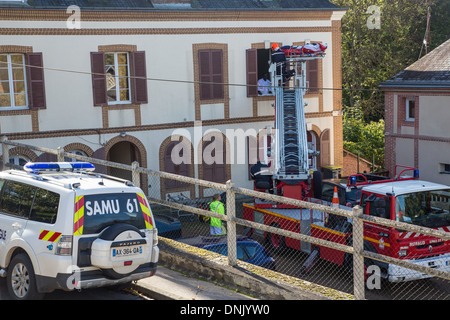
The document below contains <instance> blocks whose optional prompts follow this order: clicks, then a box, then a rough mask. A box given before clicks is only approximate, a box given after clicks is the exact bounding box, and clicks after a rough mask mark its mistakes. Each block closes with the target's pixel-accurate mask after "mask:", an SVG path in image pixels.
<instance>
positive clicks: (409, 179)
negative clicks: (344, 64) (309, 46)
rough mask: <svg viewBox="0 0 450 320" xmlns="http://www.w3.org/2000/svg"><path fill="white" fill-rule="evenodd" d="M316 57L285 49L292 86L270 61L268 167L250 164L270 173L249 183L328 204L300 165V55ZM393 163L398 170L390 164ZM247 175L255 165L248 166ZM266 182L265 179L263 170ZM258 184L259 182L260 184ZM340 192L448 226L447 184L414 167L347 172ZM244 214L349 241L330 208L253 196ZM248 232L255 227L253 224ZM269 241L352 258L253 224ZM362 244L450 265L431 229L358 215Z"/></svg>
mask: <svg viewBox="0 0 450 320" xmlns="http://www.w3.org/2000/svg"><path fill="white" fill-rule="evenodd" d="M321 57H323V55H321V56H316V57H288V58H287V62H289V63H290V64H291V66H292V65H296V64H301V66H300V67H296V70H303V72H300V73H297V74H296V75H295V80H294V83H295V84H296V86H294V89H289V88H288V87H287V86H286V85H279V84H281V83H282V82H283V81H282V79H281V77H280V75H278V74H276V71H275V68H271V79H273V80H274V81H273V83H274V84H275V85H277V84H278V86H275V87H274V88H273V90H272V92H275V96H276V105H275V133H276V135H277V136H276V137H273V138H272V139H271V140H272V141H273V142H272V146H271V153H272V154H271V159H272V161H273V162H272V163H271V166H270V167H269V168H265V169H264V168H263V170H261V168H258V171H259V172H257V173H261V172H262V171H264V170H266V171H267V172H269V173H270V178H271V181H272V183H271V185H270V186H267V185H266V186H265V187H263V188H261V187H259V186H258V177H255V179H256V180H255V189H256V190H259V191H263V192H266V191H267V190H269V191H270V192H273V193H274V194H277V195H282V196H285V197H289V198H294V199H299V200H304V201H311V202H315V203H319V204H325V205H330V203H329V202H327V201H325V200H324V199H323V197H322V192H321V187H322V179H321V175H320V173H319V172H317V171H312V170H311V168H309V167H308V157H309V155H310V154H311V151H308V148H307V141H306V138H305V134H306V124H305V117H304V110H303V106H304V103H303V95H304V93H305V90H304V88H306V86H305V74H304V70H305V69H304V67H305V65H304V64H305V61H306V60H305V59H313V58H321ZM397 170H398V171H399V172H397ZM252 174H253V175H254V176H255V175H256V173H255V172H252ZM408 175H409V176H408ZM265 178H266V182H267V177H265ZM263 185H264V184H263ZM340 187H341V188H342V189H344V190H345V191H344V192H345V193H346V194H353V195H354V194H355V193H356V194H357V197H356V198H357V199H358V203H359V204H360V205H361V206H362V207H363V210H364V214H367V215H372V216H377V217H382V218H386V219H391V220H394V221H401V222H406V223H410V224H413V225H420V226H424V227H429V228H435V229H440V230H443V231H447V232H450V187H449V186H445V185H440V184H435V183H431V182H427V181H421V180H418V170H417V169H415V168H411V167H404V166H397V167H396V169H395V177H394V178H393V179H380V180H378V179H372V178H368V176H367V175H363V174H358V175H353V176H350V177H348V180H347V183H346V184H343V185H341V186H340ZM339 206H340V208H342V209H346V210H351V205H350V204H348V203H346V202H345V201H341V203H340V205H339ZM243 216H244V219H246V220H249V221H255V222H259V223H263V224H265V225H267V226H272V227H278V228H282V229H284V230H288V231H292V232H298V233H301V234H305V235H310V236H312V237H316V238H319V239H324V240H328V241H332V242H336V243H339V244H344V245H351V243H352V221H351V219H349V218H345V217H342V216H337V215H328V214H326V213H323V212H320V211H315V210H310V209H305V208H298V207H293V206H290V205H285V204H280V203H272V202H268V201H262V200H260V199H255V201H254V203H251V204H244V210H243ZM254 232H255V233H257V232H258V230H254ZM261 235H263V236H264V238H265V239H266V240H267V241H268V242H269V243H270V245H271V247H272V248H273V249H275V250H276V249H278V250H279V249H282V248H284V247H290V248H293V249H297V250H300V251H302V252H305V253H309V254H310V255H311V256H313V257H315V256H318V257H320V258H321V259H323V260H327V261H330V262H332V263H335V264H338V265H344V266H348V267H351V266H352V256H351V255H349V254H346V253H344V252H341V251H338V250H335V249H330V248H327V247H324V246H312V245H311V244H310V243H308V242H303V241H300V240H296V239H292V238H288V237H282V236H279V235H276V234H270V233H267V232H264V233H263V232H261ZM364 249H365V250H367V251H371V252H376V253H379V254H383V255H386V256H390V257H393V258H398V259H404V260H408V261H409V262H413V263H416V264H420V265H422V266H426V267H432V268H437V269H439V270H443V271H450V241H444V240H442V239H438V238H435V237H431V236H427V235H423V234H417V233H412V232H407V231H404V230H397V229H395V228H389V227H385V226H381V225H377V224H374V223H369V222H364ZM365 263H366V265H372V264H374V265H378V266H379V267H380V270H381V272H382V276H384V277H385V278H387V279H388V280H389V281H391V282H401V281H408V280H415V279H422V278H427V277H430V276H429V275H427V274H422V273H419V272H416V271H413V270H409V269H405V268H402V267H399V266H396V265H392V264H387V263H382V262H379V261H375V260H373V261H371V260H368V259H366V260H365Z"/></svg>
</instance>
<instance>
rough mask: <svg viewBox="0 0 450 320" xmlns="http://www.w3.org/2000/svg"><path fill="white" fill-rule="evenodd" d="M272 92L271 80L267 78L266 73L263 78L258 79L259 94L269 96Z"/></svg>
mask: <svg viewBox="0 0 450 320" xmlns="http://www.w3.org/2000/svg"><path fill="white" fill-rule="evenodd" d="M270 94H272V91H271V90H270V80H269V79H267V73H264V74H263V76H262V78H261V79H259V80H258V95H260V96H267V95H270Z"/></svg>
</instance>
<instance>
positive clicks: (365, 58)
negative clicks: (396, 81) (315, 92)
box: [333, 0, 449, 122]
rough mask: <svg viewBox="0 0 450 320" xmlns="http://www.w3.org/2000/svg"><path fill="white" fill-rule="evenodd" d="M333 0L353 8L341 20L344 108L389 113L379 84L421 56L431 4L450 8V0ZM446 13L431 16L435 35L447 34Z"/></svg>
mask: <svg viewBox="0 0 450 320" xmlns="http://www.w3.org/2000/svg"><path fill="white" fill-rule="evenodd" d="M333 2H334V3H335V4H336V5H339V6H341V7H343V8H348V11H347V13H346V14H345V16H344V17H343V19H342V70H343V87H344V93H343V102H344V108H343V109H344V112H345V108H346V107H351V108H353V107H358V108H360V109H361V110H362V111H363V115H364V120H365V121H367V122H368V121H378V120H379V119H382V118H383V117H384V95H383V93H382V92H381V90H379V89H378V86H379V84H380V83H381V82H383V81H386V80H388V79H390V78H391V77H393V76H394V75H395V74H397V73H398V72H400V71H401V70H403V69H405V68H406V67H407V66H408V65H410V64H412V63H413V62H414V61H416V60H417V59H418V57H419V54H420V50H421V47H422V42H423V36H424V34H425V28H426V18H427V11H428V7H431V11H432V12H433V11H434V10H445V8H447V9H448V0H425V1H424V0H334V1H333ZM378 13H379V14H380V16H379V18H378V21H379V24H376V23H374V20H375V22H377V21H376V19H377V14H378ZM447 15H448V11H447V12H446V13H442V12H439V13H437V14H436V16H437V18H438V19H435V20H433V18H432V26H433V28H432V30H434V31H435V32H436V33H437V34H433V35H432V38H436V39H442V38H443V37H447V38H448V36H449V32H448V31H449V27H448V23H447V19H448V16H447ZM445 17H446V19H445ZM439 44H440V43H439ZM432 47H434V46H432Z"/></svg>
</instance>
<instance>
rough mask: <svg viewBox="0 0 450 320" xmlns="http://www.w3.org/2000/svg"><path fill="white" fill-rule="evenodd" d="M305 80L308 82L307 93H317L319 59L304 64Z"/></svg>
mask: <svg viewBox="0 0 450 320" xmlns="http://www.w3.org/2000/svg"><path fill="white" fill-rule="evenodd" d="M306 78H307V80H308V81H309V88H310V89H309V90H308V93H310V94H311V93H318V92H319V89H318V88H319V59H314V60H309V61H308V62H306Z"/></svg>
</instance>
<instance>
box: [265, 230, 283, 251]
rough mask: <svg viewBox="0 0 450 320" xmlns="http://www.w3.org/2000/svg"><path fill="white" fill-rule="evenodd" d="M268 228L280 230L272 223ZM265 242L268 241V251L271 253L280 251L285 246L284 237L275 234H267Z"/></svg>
mask: <svg viewBox="0 0 450 320" xmlns="http://www.w3.org/2000/svg"><path fill="white" fill-rule="evenodd" d="M270 226H271V227H274V228H280V226H279V225H278V224H276V223H272V224H271V225H270ZM267 240H268V241H269V244H270V249H271V250H273V251H281V250H283V249H284V248H285V246H286V242H285V239H284V237H283V236H281V235H279V234H276V233H268V234H267Z"/></svg>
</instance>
